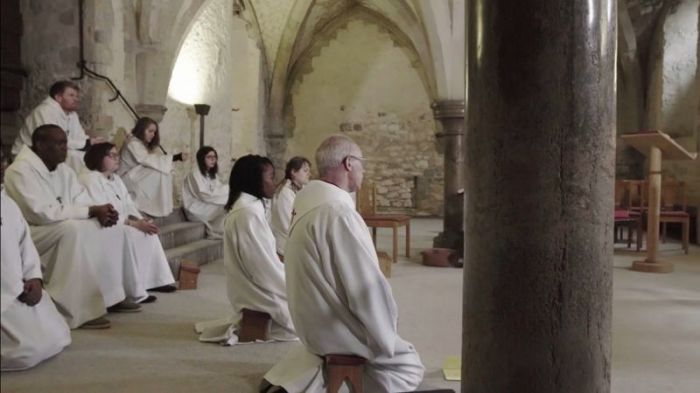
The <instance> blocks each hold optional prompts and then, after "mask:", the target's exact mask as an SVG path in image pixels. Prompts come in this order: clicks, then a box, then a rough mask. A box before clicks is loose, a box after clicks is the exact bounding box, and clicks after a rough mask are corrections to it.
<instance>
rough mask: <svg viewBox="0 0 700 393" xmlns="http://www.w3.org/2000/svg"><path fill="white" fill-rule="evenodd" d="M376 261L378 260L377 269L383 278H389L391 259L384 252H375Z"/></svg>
mask: <svg viewBox="0 0 700 393" xmlns="http://www.w3.org/2000/svg"><path fill="white" fill-rule="evenodd" d="M377 259H379V269H380V270H381V271H382V273H383V274H384V277H386V278H389V277H391V257H390V256H389V254H387V253H385V252H384V251H377Z"/></svg>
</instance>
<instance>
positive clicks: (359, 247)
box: [261, 135, 424, 393]
mask: <svg viewBox="0 0 700 393" xmlns="http://www.w3.org/2000/svg"><path fill="white" fill-rule="evenodd" d="M362 160H363V159H362V151H361V150H360V148H359V147H358V146H357V145H356V144H355V143H354V142H353V141H352V140H351V139H350V138H348V137H346V136H344V135H334V136H331V137H329V138H328V139H326V140H325V141H324V142H323V143H321V146H320V147H319V148H318V150H317V151H316V163H317V165H318V171H319V175H320V180H312V181H311V182H310V183H309V184H308V185H307V186H306V187H304V189H303V190H301V191H299V193H297V196H296V199H295V202H294V212H295V216H294V218H293V220H292V225H291V228H290V233H289V239H288V240H287V245H286V248H285V271H286V273H287V294H288V297H289V311H290V313H291V315H292V321H293V322H294V326H295V327H296V332H297V335H298V336H299V339H300V340H301V341H302V343H303V344H304V346H303V347H301V348H298V349H297V350H292V351H290V353H289V354H288V355H287V357H286V358H285V359H283V360H282V361H281V362H279V363H278V364H277V365H275V366H274V367H273V368H272V369H271V370H270V371H269V372H268V373H267V374H266V375H265V380H264V381H263V385H262V386H261V391H263V392H265V391H267V390H265V389H268V388H269V391H275V390H274V389H278V387H280V386H281V387H282V388H284V389H285V390H286V391H287V392H309V393H313V392H319V393H320V392H325V388H324V385H325V384H324V375H323V372H322V358H321V357H322V356H324V355H328V354H344V355H354V356H359V357H362V358H365V359H366V360H367V363H366V364H365V368H364V375H363V383H364V390H365V391H366V392H373V393H374V392H406V391H412V390H413V389H415V388H416V387H417V386H418V385H419V384H420V383H421V381H422V379H423V372H424V367H423V365H422V364H421V361H420V357H419V356H418V353H417V352H416V350H415V349H414V348H413V346H412V345H411V344H410V343H409V342H407V341H404V340H403V339H402V338H401V337H399V335H398V333H397V315H398V312H397V307H396V303H395V301H394V297H393V295H392V293H391V287H390V286H389V283H388V282H387V281H386V279H385V278H384V275H383V274H382V272H381V271H380V270H379V263H378V261H377V253H376V251H375V249H374V245H373V243H372V237H371V235H370V233H369V230H368V229H367V226H366V225H365V223H364V221H363V220H362V217H361V216H360V215H359V214H358V213H357V211H356V210H355V205H354V203H353V201H352V198H351V197H350V192H354V191H357V190H358V189H359V187H360V184H361V183H362V175H363V167H362ZM270 384H272V385H275V386H269V385H270Z"/></svg>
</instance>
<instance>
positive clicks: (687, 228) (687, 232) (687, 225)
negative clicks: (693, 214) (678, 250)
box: [681, 218, 690, 254]
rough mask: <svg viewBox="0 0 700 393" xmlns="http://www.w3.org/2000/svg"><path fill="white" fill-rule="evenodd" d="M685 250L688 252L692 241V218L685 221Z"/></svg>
mask: <svg viewBox="0 0 700 393" xmlns="http://www.w3.org/2000/svg"><path fill="white" fill-rule="evenodd" d="M682 232H683V234H682V235H681V236H683V250H685V253H686V254H687V253H688V248H689V243H690V218H688V219H686V220H684V221H683V229H682Z"/></svg>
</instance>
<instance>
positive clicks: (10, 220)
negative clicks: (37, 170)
mask: <svg viewBox="0 0 700 393" xmlns="http://www.w3.org/2000/svg"><path fill="white" fill-rule="evenodd" d="M0 204H1V208H2V209H1V211H2V219H1V222H0V232H1V234H0V250H1V251H0V255H1V256H0V265H1V266H0V267H1V269H2V270H1V271H0V272H1V273H2V275H1V276H0V281H1V282H2V287H1V288H0V289H1V290H2V327H1V328H0V331H1V333H0V348H1V349H2V353H1V355H0V365H1V366H0V368H2V371H9V370H24V369H27V368H30V367H34V366H35V365H37V364H38V363H39V362H41V361H43V360H46V359H48V358H50V357H52V356H54V355H56V354H58V353H59V352H61V351H62V350H63V348H65V347H67V346H68V345H70V343H71V339H70V329H69V328H68V325H67V324H66V321H65V320H64V319H63V317H62V316H61V314H59V313H58V310H56V306H54V304H53V301H52V300H51V297H50V296H49V294H48V293H47V292H46V291H42V295H41V300H40V301H39V303H37V304H35V305H34V306H29V305H27V304H25V303H23V302H21V301H19V300H18V299H17V297H18V296H19V295H20V294H22V292H23V290H24V281H28V280H30V279H33V278H39V279H41V278H42V277H41V262H40V261H39V254H38V253H37V251H36V247H34V243H32V238H31V235H30V233H29V226H28V225H27V222H26V221H25V220H24V217H22V213H21V212H20V211H19V208H18V207H17V204H15V202H14V201H13V200H12V199H10V197H8V196H7V195H6V194H5V191H4V190H3V191H1V192H0Z"/></svg>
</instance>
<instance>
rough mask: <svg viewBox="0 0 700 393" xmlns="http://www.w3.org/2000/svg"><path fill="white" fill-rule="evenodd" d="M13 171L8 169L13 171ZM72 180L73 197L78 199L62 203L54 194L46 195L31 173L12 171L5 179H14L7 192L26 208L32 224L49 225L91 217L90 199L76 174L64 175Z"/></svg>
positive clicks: (6, 184)
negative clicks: (89, 215)
mask: <svg viewBox="0 0 700 393" xmlns="http://www.w3.org/2000/svg"><path fill="white" fill-rule="evenodd" d="M10 171H11V169H8V172H10ZM65 173H66V176H71V177H72V179H69V180H68V182H69V183H70V187H71V190H70V192H69V194H70V195H75V196H76V197H75V198H74V199H73V200H72V201H59V200H57V199H54V198H53V196H52V195H47V194H46V191H45V190H43V189H42V188H41V187H40V185H39V184H37V179H36V177H35V176H32V175H33V174H32V173H31V172H27V171H21V170H18V171H12V172H11V174H10V173H8V174H7V176H6V179H8V178H10V177H12V181H5V187H6V188H7V193H8V195H10V196H11V197H12V198H13V199H15V200H16V201H19V202H18V203H20V204H22V205H24V206H25V207H26V209H23V213H24V214H25V218H26V220H27V221H28V222H31V223H32V225H47V224H52V223H55V222H60V221H64V220H70V219H80V218H88V214H89V211H90V203H89V202H90V201H91V199H90V197H89V194H88V193H87V192H86V191H85V189H84V188H83V187H82V186H81V185H80V183H78V179H77V178H76V176H75V174H74V173H72V171H71V172H65Z"/></svg>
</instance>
